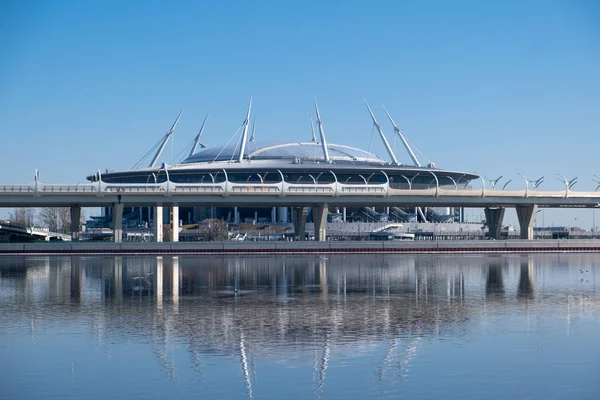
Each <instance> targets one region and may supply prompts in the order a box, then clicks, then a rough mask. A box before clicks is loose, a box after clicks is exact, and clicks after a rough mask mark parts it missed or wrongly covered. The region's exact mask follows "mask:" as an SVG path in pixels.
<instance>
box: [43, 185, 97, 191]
mask: <svg viewBox="0 0 600 400" xmlns="http://www.w3.org/2000/svg"><path fill="white" fill-rule="evenodd" d="M34 191H35V187H34ZM97 191H98V185H91V184H81V185H69V184H57V185H55V184H46V183H40V184H39V185H38V187H37V192H47V193H57V192H58V193H60V192H65V193H91V192H97Z"/></svg>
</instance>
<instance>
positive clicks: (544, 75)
mask: <svg viewBox="0 0 600 400" xmlns="http://www.w3.org/2000/svg"><path fill="white" fill-rule="evenodd" d="M313 95H314V96H316V97H317V99H318V101H319V107H320V109H321V116H322V119H323V124H324V128H325V131H326V133H327V138H328V140H329V142H332V143H345V144H349V145H354V146H357V147H361V148H365V149H369V148H370V150H372V151H374V152H375V153H376V154H379V155H380V156H381V157H382V158H387V155H386V153H385V151H384V148H383V146H382V145H381V144H380V141H379V139H378V138H377V136H373V137H372V140H371V133H372V123H371V120H370V118H369V115H368V114H367V112H366V110H365V108H364V104H363V98H366V99H367V100H368V101H369V102H370V104H371V107H372V108H373V109H374V111H375V113H376V116H377V117H378V118H379V120H380V122H381V123H382V125H383V127H384V130H385V132H386V133H387V136H388V139H389V140H390V142H392V143H394V144H395V147H396V148H397V154H398V156H399V158H400V159H401V161H403V162H405V163H409V162H410V159H409V158H408V156H407V154H406V153H405V152H404V151H403V150H402V148H401V146H400V143H399V141H398V140H395V139H393V136H392V130H391V129H390V126H389V124H387V121H385V115H384V114H383V112H382V111H381V104H384V105H385V106H386V108H387V109H388V110H389V111H390V112H391V113H392V115H393V116H394V118H395V120H396V122H397V123H398V124H399V125H400V126H401V128H402V129H403V131H404V132H405V133H406V135H407V136H408V137H409V138H410V139H411V140H412V141H413V142H414V143H415V144H416V145H417V146H418V147H419V149H420V150H422V152H423V153H424V154H425V155H426V156H427V157H428V158H429V159H430V160H432V161H434V162H435V163H436V164H437V165H438V166H439V167H442V168H449V169H457V170H465V171H474V172H477V173H479V174H482V175H484V176H488V177H498V176H500V175H504V177H505V178H504V179H503V181H501V184H503V183H504V182H506V180H507V179H512V180H513V182H512V183H510V184H509V186H508V188H512V189H520V188H522V187H524V184H523V181H522V179H521V178H520V177H519V176H518V175H517V173H518V172H520V173H523V174H525V175H526V176H528V177H530V178H532V179H533V178H535V179H537V178H539V177H540V176H545V177H546V179H545V183H544V184H543V185H542V186H541V187H540V188H546V189H560V188H561V184H560V182H559V181H558V180H557V179H556V174H557V173H561V174H563V175H565V176H567V177H568V178H572V177H575V176H578V177H579V183H578V184H577V185H576V186H575V189H580V190H583V189H586V190H593V189H594V188H595V187H596V186H597V185H596V184H594V182H593V181H592V176H593V175H594V174H596V175H600V162H599V161H598V160H599V157H598V155H599V153H600V136H599V134H600V2H596V1H593V0H582V1H551V0H546V1H501V2H492V1H412V2H406V1H340V2H333V1H332V2H322V1H310V0H305V1H271V2H267V1H210V2H207V1H204V2H202V1H58V0H57V1H22V0H16V1H12V0H0V146H1V148H2V152H1V153H0V154H2V159H3V162H2V165H3V169H2V172H0V183H21V182H29V181H31V180H32V179H33V175H34V170H35V169H36V168H37V169H39V170H40V174H41V180H42V181H49V182H83V181H85V176H86V175H88V174H92V173H94V172H95V171H96V170H98V169H102V170H104V169H106V168H109V169H115V170H120V169H129V168H131V167H132V166H133V165H134V164H135V163H136V162H137V161H138V160H139V159H140V158H141V157H142V156H143V155H144V154H145V153H146V152H147V151H148V150H149V149H150V148H151V147H152V146H153V145H154V144H155V143H156V142H157V141H158V140H159V139H160V137H161V136H162V135H163V134H164V133H165V132H166V131H167V130H168V128H169V127H170V125H171V124H172V122H173V120H174V119H175V117H176V116H177V113H178V112H179V110H180V109H182V108H185V112H184V115H183V117H182V120H181V122H180V125H179V127H178V129H177V131H176V134H175V141H174V145H173V147H172V149H171V148H170V147H171V146H169V148H168V149H167V150H166V151H165V155H164V156H163V160H162V161H166V162H170V161H171V159H172V155H177V154H178V153H179V151H180V150H181V149H182V148H183V147H184V146H185V145H186V144H188V143H189V142H190V141H191V140H192V139H193V137H194V136H195V134H196V133H197V130H198V129H199V127H200V124H201V122H202V119H203V118H204V115H205V114H206V113H207V112H210V119H209V122H208V124H207V127H206V130H205V135H204V142H205V144H207V145H208V146H211V145H218V144H222V143H224V142H226V141H227V140H229V138H230V136H231V135H232V134H233V133H234V132H235V131H236V129H237V128H238V127H239V125H240V124H241V122H242V121H243V119H244V116H245V115H244V113H245V108H246V106H247V102H248V99H249V97H250V96H253V98H254V106H253V111H254V112H255V113H256V116H257V129H256V136H257V140H268V141H274V140H290V141H292V140H301V139H307V140H309V139H310V137H311V133H310V126H309V117H310V116H312V115H313V106H312V97H313ZM421 158H423V157H422V156H421ZM544 213H546V216H545V220H546V221H545V222H546V225H550V224H551V223H553V224H556V225H561V224H564V225H567V224H572V223H573V221H574V218H578V222H577V225H580V226H584V227H588V228H589V227H591V225H592V223H591V220H592V212H591V211H589V210H588V211H560V212H559V211H544ZM506 222H509V223H516V217H515V216H514V213H512V214H510V213H509V215H508V216H507V221H506ZM597 225H600V213H599V215H598V221H597Z"/></svg>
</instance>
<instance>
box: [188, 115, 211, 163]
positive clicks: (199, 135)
mask: <svg viewBox="0 0 600 400" xmlns="http://www.w3.org/2000/svg"><path fill="white" fill-rule="evenodd" d="M207 119H208V114H206V117H204V122H202V126H201V127H200V132H198V135H197V136H196V139H195V140H194V145H193V146H192V150H190V155H189V156H190V157H191V156H193V155H194V153H195V152H196V149H197V148H198V145H200V147H201V148H204V147H206V146H204V145H203V144H202V143H200V138H201V137H202V131H203V130H204V125H206V120H207Z"/></svg>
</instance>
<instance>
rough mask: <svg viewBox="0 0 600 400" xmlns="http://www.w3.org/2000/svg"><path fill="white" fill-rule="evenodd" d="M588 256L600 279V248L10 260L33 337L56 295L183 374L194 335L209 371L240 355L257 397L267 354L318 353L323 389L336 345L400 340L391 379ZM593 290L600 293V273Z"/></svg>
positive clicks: (61, 308)
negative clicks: (181, 364) (219, 360)
mask: <svg viewBox="0 0 600 400" xmlns="http://www.w3.org/2000/svg"><path fill="white" fill-rule="evenodd" d="M565 260H567V261H565ZM581 268H585V270H586V271H587V270H590V271H591V272H590V273H588V274H586V279H588V280H589V279H595V278H594V277H595V275H596V272H598V271H599V268H598V261H597V258H596V259H594V258H593V257H592V256H587V255H581V254H580V255H571V256H565V255H510V256H460V257H458V256H425V255H422V256H420V255H412V256H411V255H403V256H395V255H393V256H390V255H386V256H383V255H368V256H366V255H365V256H357V255H352V256H342V255H321V256H278V257H241V256H236V257H232V256H221V257H214V256H213V257H193V256H189V257H188V256H185V257H171V256H162V257H130V256H127V257H121V256H117V257H9V258H5V259H3V260H2V261H0V288H1V289H2V298H3V303H4V306H3V309H2V311H3V313H4V318H11V313H12V317H14V318H16V319H18V318H22V315H23V309H27V310H28V311H27V313H28V314H29V315H30V316H31V320H32V322H31V331H32V337H34V336H35V335H36V334H37V333H36V332H39V330H40V328H41V327H40V324H42V323H43V322H42V320H43V319H42V320H41V319H40V318H36V317H34V316H35V315H37V314H38V312H39V311H40V310H41V309H42V307H44V309H43V314H45V315H53V316H59V317H60V319H61V320H64V321H67V322H66V323H68V320H69V318H70V317H74V316H77V318H82V317H87V318H90V320H91V321H93V324H92V325H93V326H94V334H95V335H97V337H98V340H99V341H102V340H105V339H103V338H106V337H112V338H115V337H118V340H119V341H128V340H139V339H140V338H142V339H144V340H148V341H149V342H150V343H151V347H152V351H153V352H154V354H155V357H156V359H157V360H158V361H159V363H160V365H161V367H162V369H163V371H164V373H165V374H166V375H167V376H169V377H171V378H172V379H174V380H176V379H177V373H178V371H177V369H176V366H175V364H174V363H173V362H172V359H171V358H169V356H168V348H169V346H170V343H173V342H177V343H179V344H182V345H183V346H184V347H185V348H187V349H188V351H189V353H190V355H191V358H192V360H193V368H194V369H195V370H196V374H197V376H198V379H199V380H200V381H202V376H203V371H204V368H205V366H204V362H203V358H204V357H206V356H235V357H237V358H238V360H239V364H240V379H242V380H243V382H244V384H245V387H246V390H247V395H248V397H250V398H252V397H253V387H254V386H253V385H254V382H255V366H254V358H255V357H257V356H273V355H277V354H279V355H285V354H288V353H294V354H298V353H300V354H304V355H305V356H309V357H310V358H311V359H312V360H313V361H312V371H313V382H314V386H315V390H316V392H317V393H320V392H321V391H322V390H323V385H324V384H325V382H326V375H327V368H328V361H329V359H330V357H331V356H332V353H334V352H335V353H352V352H355V351H357V348H361V347H367V346H370V345H372V344H374V343H384V344H386V343H387V344H386V347H387V349H386V351H385V354H384V355H383V357H382V359H381V361H380V362H379V365H378V366H377V368H376V369H377V372H376V375H377V377H378V379H383V378H384V376H388V375H390V374H391V375H392V376H396V377H397V376H405V375H406V374H407V373H408V371H409V370H410V365H411V360H412V359H413V358H414V357H416V356H417V355H418V352H419V346H420V345H421V343H422V342H423V340H427V339H430V338H439V337H444V336H448V337H450V336H452V337H460V336H461V335H467V334H468V332H469V331H472V330H473V329H475V328H477V326H480V325H481V324H482V323H484V322H485V318H486V311H485V310H486V306H488V305H489V306H494V307H502V306H508V305H511V306H520V305H522V304H525V305H528V304H531V303H535V302H538V301H541V300H540V294H539V293H543V295H544V296H545V298H546V299H550V298H553V296H555V297H556V296H559V297H560V296H567V295H568V294H565V292H566V291H565V290H564V288H565V287H567V286H568V285H569V284H570V281H569V280H565V276H567V277H575V278H576V279H579V276H580V274H579V271H580V270H581ZM581 275H583V274H581ZM582 301H585V302H588V303H589V304H591V305H592V306H593V307H598V306H600V299H599V297H598V293H597V292H596V290H595V282H593V285H592V286H591V289H590V295H589V296H586V297H585V298H584V300H582ZM65 306H68V307H65ZM532 312H535V310H533V311H532Z"/></svg>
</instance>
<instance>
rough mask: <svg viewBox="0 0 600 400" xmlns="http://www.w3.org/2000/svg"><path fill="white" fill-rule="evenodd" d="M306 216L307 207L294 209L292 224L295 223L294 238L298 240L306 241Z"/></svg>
mask: <svg viewBox="0 0 600 400" xmlns="http://www.w3.org/2000/svg"><path fill="white" fill-rule="evenodd" d="M306 214H308V208H307V207H294V208H293V213H292V220H293V221H292V222H293V223H294V236H296V240H300V241H303V240H306Z"/></svg>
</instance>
